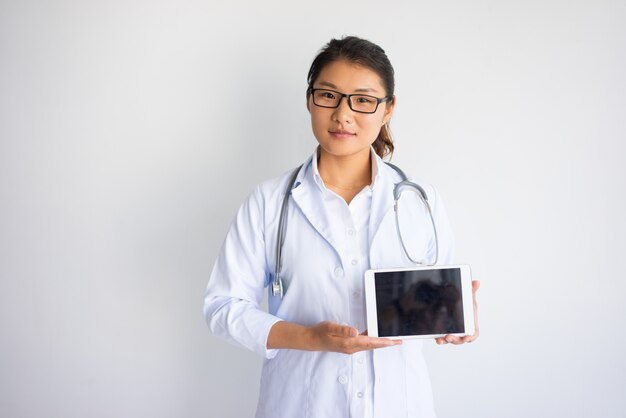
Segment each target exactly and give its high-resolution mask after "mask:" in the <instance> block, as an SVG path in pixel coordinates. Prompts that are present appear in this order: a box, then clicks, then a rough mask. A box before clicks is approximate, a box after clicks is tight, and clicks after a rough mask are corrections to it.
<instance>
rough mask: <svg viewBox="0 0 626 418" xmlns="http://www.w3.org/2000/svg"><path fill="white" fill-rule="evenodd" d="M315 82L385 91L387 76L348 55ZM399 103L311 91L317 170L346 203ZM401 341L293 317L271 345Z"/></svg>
mask: <svg viewBox="0 0 626 418" xmlns="http://www.w3.org/2000/svg"><path fill="white" fill-rule="evenodd" d="M313 87H314V88H327V89H331V90H335V91H339V92H342V93H345V94H352V93H363V94H368V95H370V96H375V97H380V98H382V97H385V96H386V95H387V92H386V91H385V88H384V85H383V83H382V79H381V78H380V76H379V75H378V74H377V73H376V72H375V71H373V70H371V69H369V68H367V67H364V66H361V65H357V64H353V63H350V62H347V61H343V60H340V61H335V62H333V63H331V64H328V65H327V66H326V67H324V68H323V69H322V71H321V72H320V74H319V77H318V78H317V80H315V83H314V85H313ZM395 105H396V100H395V98H394V99H393V100H392V101H389V102H385V103H381V104H379V106H378V109H377V110H376V112H375V113H372V114H364V113H358V112H354V111H352V110H351V109H350V107H349V106H348V102H347V99H346V98H345V97H344V98H342V100H341V102H340V104H339V107H338V108H335V109H329V108H322V107H319V106H316V105H314V104H313V99H312V98H311V97H307V109H308V110H309V113H310V114H311V127H312V129H313V134H314V135H315V138H316V139H317V141H318V142H319V144H320V156H319V160H318V170H319V173H320V176H321V177H322V179H323V180H324V183H325V184H326V186H327V187H328V188H329V189H330V190H332V191H334V192H335V193H337V194H338V195H339V196H341V197H342V198H343V199H344V200H345V202H346V204H350V201H351V200H352V199H353V198H354V196H356V194H358V193H359V192H360V190H361V189H362V188H363V187H364V186H365V185H367V184H370V183H371V181H372V178H371V173H372V171H371V161H370V146H371V145H372V143H373V142H374V141H375V140H376V137H377V136H378V133H379V132H380V129H381V127H382V126H383V125H384V124H385V123H386V122H388V121H389V119H390V118H391V116H392V114H393V110H394V108H395ZM478 287H479V282H477V281H474V282H472V293H473V297H474V308H475V310H474V312H476V311H477V304H476V291H477V290H478ZM474 321H475V327H476V333H475V334H474V335H471V336H465V337H456V336H453V335H447V336H445V337H443V338H437V339H436V340H435V341H436V342H437V344H447V343H452V344H457V345H458V344H463V343H466V342H472V341H474V340H475V339H476V338H477V337H478V319H477V317H476V316H475V317H474ZM399 344H402V340H391V339H388V338H374V337H369V336H368V335H367V330H366V331H364V332H363V333H361V334H359V332H358V331H357V329H356V328H354V327H351V326H347V325H340V324H337V323H333V322H330V321H324V322H320V323H319V324H316V325H313V326H310V327H305V326H302V325H298V324H295V323H292V322H288V321H280V322H277V323H276V324H274V326H273V327H272V328H271V330H270V332H269V335H268V338H267V348H269V349H279V348H287V349H296V350H309V351H334V352H340V353H345V354H353V353H356V352H358V351H364V350H373V349H377V348H383V347H389V346H393V345H399Z"/></svg>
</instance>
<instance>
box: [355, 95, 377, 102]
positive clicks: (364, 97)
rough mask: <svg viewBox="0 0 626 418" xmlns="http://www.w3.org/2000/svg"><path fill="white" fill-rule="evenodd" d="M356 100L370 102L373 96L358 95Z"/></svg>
mask: <svg viewBox="0 0 626 418" xmlns="http://www.w3.org/2000/svg"><path fill="white" fill-rule="evenodd" d="M356 101H357V103H362V104H371V103H374V98H373V97H368V96H358V97H357V99H356Z"/></svg>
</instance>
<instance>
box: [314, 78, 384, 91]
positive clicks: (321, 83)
mask: <svg viewBox="0 0 626 418" xmlns="http://www.w3.org/2000/svg"><path fill="white" fill-rule="evenodd" d="M319 85H320V86H325V87H330V88H332V89H336V88H337V86H335V85H334V84H333V83H331V82H328V81H320V82H319ZM354 91H355V92H357V93H377V92H378V90H376V89H373V88H371V87H364V88H360V89H356V90H354Z"/></svg>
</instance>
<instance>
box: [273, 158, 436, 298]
mask: <svg viewBox="0 0 626 418" xmlns="http://www.w3.org/2000/svg"><path fill="white" fill-rule="evenodd" d="M385 164H387V165H388V166H390V167H391V168H393V169H394V170H395V171H396V172H397V173H398V174H399V175H400V177H401V178H402V181H400V182H399V183H396V184H395V186H394V188H393V198H394V205H393V210H394V212H395V219H396V231H397V233H398V236H399V237H400V244H401V245H402V249H403V250H404V254H405V255H406V257H407V258H408V259H409V260H410V261H411V262H412V263H413V264H420V265H435V264H437V261H438V259H439V238H438V236H437V226H436V225H435V219H434V217H433V211H432V208H431V207H430V203H429V202H428V195H427V194H426V191H425V190H424V189H423V188H422V187H421V186H420V185H419V184H417V183H414V182H412V181H409V179H408V178H407V176H406V174H404V171H402V170H401V169H400V167H398V166H396V165H394V164H391V163H387V162H386V163H385ZM303 165H304V164H302V165H300V166H299V167H298V168H296V169H295V170H294V171H293V174H292V175H291V177H290V179H289V183H288V184H287V188H286V190H285V194H284V196H283V201H282V204H281V207H280V218H279V220H278V231H277V239H276V268H275V270H274V280H273V281H272V295H274V296H280V297H281V298H282V297H283V294H284V289H283V281H282V278H281V277H280V271H281V268H282V261H283V259H282V251H283V244H284V241H285V231H286V228H287V206H288V204H289V197H290V196H291V190H292V189H293V185H294V184H295V182H296V178H297V177H298V174H299V173H300V170H301V169H302V166H303ZM407 187H408V188H412V189H415V190H416V191H417V194H418V195H419V197H420V199H421V200H422V202H423V203H424V206H426V209H427V211H428V215H429V217H430V222H431V224H432V226H433V232H434V235H435V260H434V261H433V262H432V263H430V264H429V263H427V262H425V261H417V260H414V259H413V257H411V255H410V254H409V252H408V250H407V249H406V246H405V244H404V239H403V238H402V231H401V230H400V222H399V220H398V201H399V200H400V196H401V195H402V189H404V188H407Z"/></svg>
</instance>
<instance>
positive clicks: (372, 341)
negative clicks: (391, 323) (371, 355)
mask: <svg viewBox="0 0 626 418" xmlns="http://www.w3.org/2000/svg"><path fill="white" fill-rule="evenodd" d="M352 340H353V341H352V344H353V345H352V347H353V349H354V350H355V351H362V350H374V349H376V348H384V347H391V346H394V345H400V344H402V340H392V339H390V338H375V337H366V336H358V337H356V338H353V339H352Z"/></svg>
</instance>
